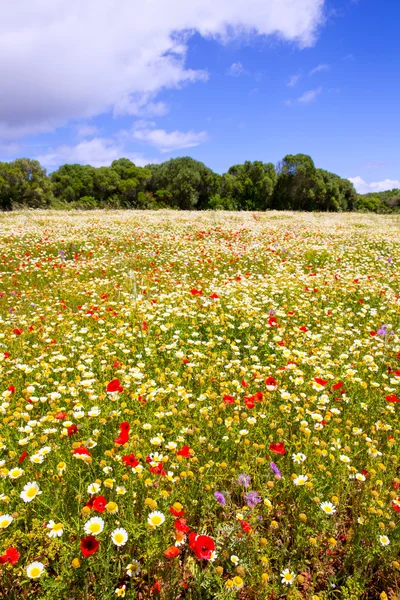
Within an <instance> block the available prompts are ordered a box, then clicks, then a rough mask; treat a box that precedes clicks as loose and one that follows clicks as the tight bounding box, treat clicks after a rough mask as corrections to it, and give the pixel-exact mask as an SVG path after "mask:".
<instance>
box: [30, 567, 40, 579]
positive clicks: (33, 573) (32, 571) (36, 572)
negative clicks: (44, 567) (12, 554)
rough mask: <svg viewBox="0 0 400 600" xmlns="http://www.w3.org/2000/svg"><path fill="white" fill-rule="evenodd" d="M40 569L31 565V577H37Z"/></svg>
mask: <svg viewBox="0 0 400 600" xmlns="http://www.w3.org/2000/svg"><path fill="white" fill-rule="evenodd" d="M40 573H41V570H40V569H39V567H32V569H31V577H39V575H40Z"/></svg>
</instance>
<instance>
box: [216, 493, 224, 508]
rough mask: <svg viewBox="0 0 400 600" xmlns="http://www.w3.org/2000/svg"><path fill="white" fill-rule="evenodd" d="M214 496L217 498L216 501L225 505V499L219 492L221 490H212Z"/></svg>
mask: <svg viewBox="0 0 400 600" xmlns="http://www.w3.org/2000/svg"><path fill="white" fill-rule="evenodd" d="M214 497H215V499H216V500H217V502H219V503H220V504H222V506H225V504H226V500H225V497H224V495H223V494H221V492H214Z"/></svg>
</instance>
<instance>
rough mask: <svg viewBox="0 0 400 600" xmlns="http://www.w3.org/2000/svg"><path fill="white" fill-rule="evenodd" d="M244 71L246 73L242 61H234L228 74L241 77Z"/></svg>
mask: <svg viewBox="0 0 400 600" xmlns="http://www.w3.org/2000/svg"><path fill="white" fill-rule="evenodd" d="M243 73H244V67H243V65H242V63H240V62H237V63H233V64H232V65H231V66H230V67H229V69H228V72H227V75H230V76H231V77H239V76H240V75H242V74H243Z"/></svg>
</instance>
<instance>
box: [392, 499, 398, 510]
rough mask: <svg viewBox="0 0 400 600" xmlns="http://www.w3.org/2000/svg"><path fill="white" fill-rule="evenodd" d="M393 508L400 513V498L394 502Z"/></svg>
mask: <svg viewBox="0 0 400 600" xmlns="http://www.w3.org/2000/svg"><path fill="white" fill-rule="evenodd" d="M392 507H393V508H394V510H395V511H396V512H399V513H400V498H396V499H395V500H393V502H392Z"/></svg>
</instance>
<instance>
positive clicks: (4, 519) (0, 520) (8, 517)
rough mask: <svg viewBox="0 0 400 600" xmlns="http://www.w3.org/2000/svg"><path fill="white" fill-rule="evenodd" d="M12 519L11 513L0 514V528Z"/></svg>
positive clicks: (6, 525)
mask: <svg viewBox="0 0 400 600" xmlns="http://www.w3.org/2000/svg"><path fill="white" fill-rule="evenodd" d="M13 521H14V517H12V516H11V515H1V516H0V529H6V528H7V527H8V526H9V525H11V523H12V522H13Z"/></svg>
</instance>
